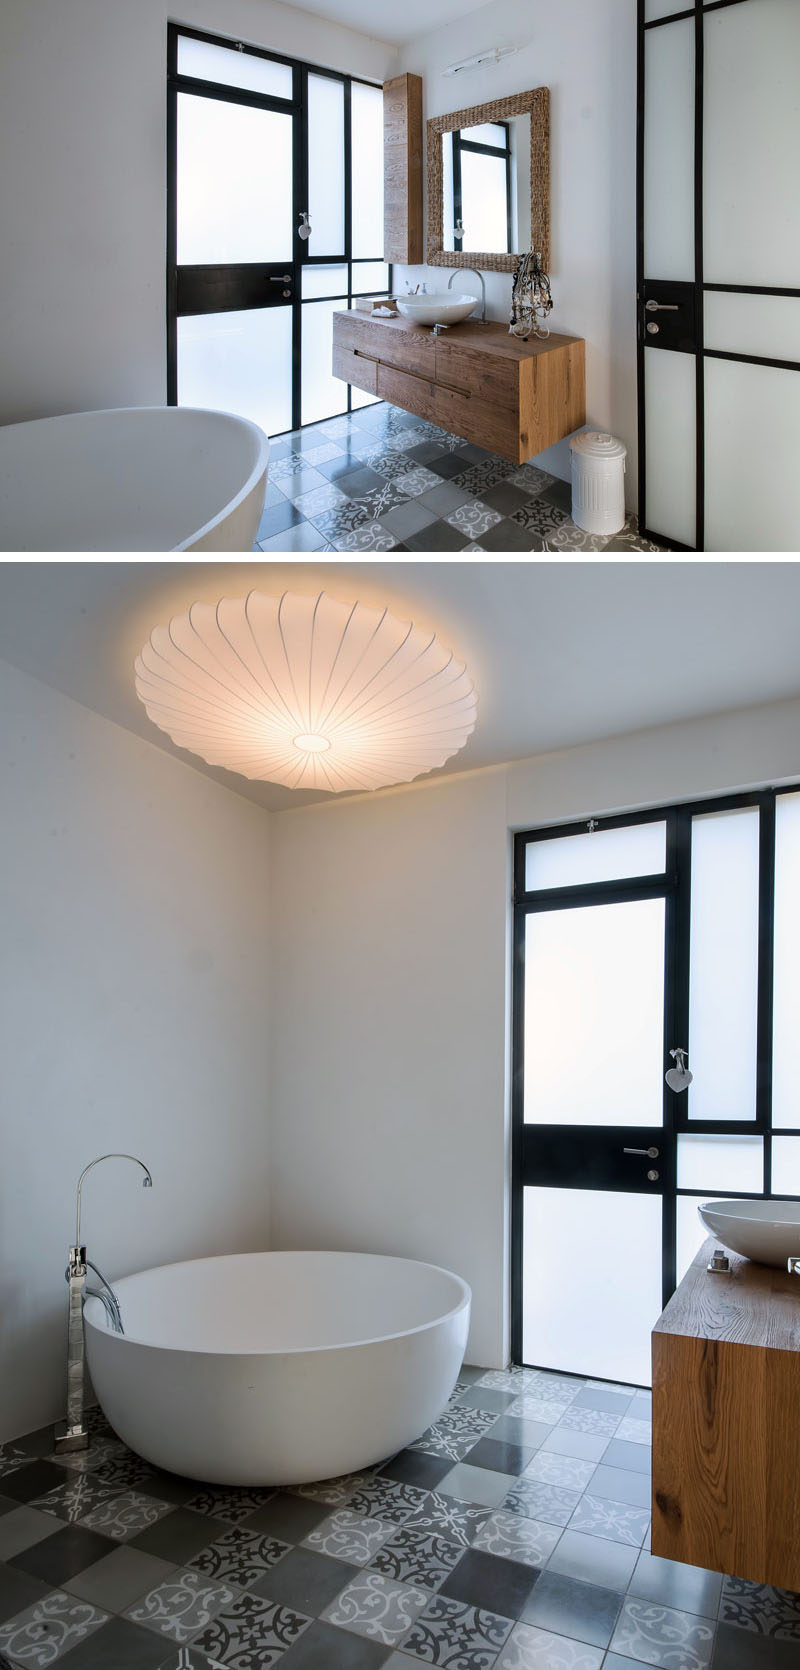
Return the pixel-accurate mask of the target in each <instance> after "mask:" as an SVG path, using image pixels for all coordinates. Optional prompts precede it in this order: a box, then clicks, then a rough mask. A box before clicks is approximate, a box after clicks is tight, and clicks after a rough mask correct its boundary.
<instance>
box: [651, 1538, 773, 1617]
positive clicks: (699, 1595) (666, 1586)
mask: <svg viewBox="0 0 800 1670" xmlns="http://www.w3.org/2000/svg"><path fill="white" fill-rule="evenodd" d="M628 1593H629V1595H631V1596H632V1597H633V1598H634V1599H636V1600H652V1601H655V1602H656V1603H657V1604H659V1605H662V1606H674V1607H676V1608H677V1610H678V1611H679V1612H697V1613H699V1615H700V1616H701V1617H703V1618H716V1616H717V1610H718V1607H719V1602H720V1596H721V1593H722V1578H721V1576H720V1574H719V1572H717V1571H704V1570H703V1568H702V1567H701V1566H685V1565H681V1563H680V1561H678V1560H660V1559H658V1558H657V1557H656V1556H654V1555H652V1554H650V1553H649V1552H648V1551H647V1550H646V1549H644V1550H643V1551H642V1553H641V1554H640V1555H639V1558H638V1560H637V1562H636V1570H635V1572H634V1574H633V1577H632V1578H631V1581H630V1587H629V1589H628ZM789 1598H790V1600H791V1601H793V1602H794V1604H795V1606H797V1605H798V1604H799V1603H798V1600H797V1597H796V1596H795V1595H791V1596H790V1597H789Z"/></svg>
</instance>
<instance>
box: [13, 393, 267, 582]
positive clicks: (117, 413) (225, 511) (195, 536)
mask: <svg viewBox="0 0 800 1670" xmlns="http://www.w3.org/2000/svg"><path fill="white" fill-rule="evenodd" d="M134 412H186V413H191V414H192V416H199V417H223V418H230V419H231V420H232V421H233V422H234V423H235V424H237V425H238V426H239V427H240V428H242V429H249V430H250V432H251V435H252V436H253V437H255V440H256V461H255V463H254V464H253V467H252V469H251V470H250V473H249V475H248V476H247V479H246V480H245V482H244V483H243V485H242V486H241V487H240V488H239V490H238V492H237V493H235V494H234V496H233V498H232V499H228V500H226V502H225V504H224V505H222V507H221V509H220V510H218V511H216V512H215V514H214V515H213V516H211V517H209V519H208V521H207V522H203V523H202V525H201V526H200V527H199V528H195V529H194V531H193V532H192V533H190V534H187V536H186V538H185V539H182V540H181V541H180V544H178V545H173V546H171V547H170V549H171V550H173V551H188V550H189V549H190V548H191V547H192V546H193V545H194V544H195V543H196V542H197V540H199V539H204V538H206V537H207V535H208V534H210V533H212V532H213V530H214V529H215V528H218V527H219V526H220V524H221V523H222V522H225V521H227V519H228V517H229V516H230V515H232V514H233V512H234V511H235V510H238V508H239V506H240V504H243V502H244V500H245V499H246V498H247V496H248V494H250V493H252V491H253V489H254V488H255V487H256V486H257V484H258V482H259V481H260V480H261V477H262V476H263V475H265V474H266V472H267V469H268V466H269V440H268V438H267V436H266V435H265V433H264V430H263V429H261V428H259V425H258V424H257V423H253V422H252V421H251V419H250V418H245V417H240V416H239V413H238V412H228V411H226V410H224V408H223V407H221V406H220V407H217V406H213V407H212V406H98V407H93V408H92V409H91V411H87V412H54V413H50V415H49V416H48V417H43V418H23V419H22V420H21V421H20V422H19V423H14V424H3V425H2V428H0V433H2V429H3V428H8V429H22V428H23V427H25V428H27V426H28V424H45V423H48V424H49V423H65V422H66V421H67V419H69V418H75V419H81V418H104V417H123V416H124V417H129V416H130V415H131V414H132V413H134Z"/></svg>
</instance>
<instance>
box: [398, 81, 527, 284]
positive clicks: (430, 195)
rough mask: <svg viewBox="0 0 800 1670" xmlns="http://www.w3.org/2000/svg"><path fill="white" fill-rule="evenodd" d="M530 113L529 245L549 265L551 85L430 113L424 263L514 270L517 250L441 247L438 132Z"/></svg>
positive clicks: (439, 133) (502, 270)
mask: <svg viewBox="0 0 800 1670" xmlns="http://www.w3.org/2000/svg"><path fill="white" fill-rule="evenodd" d="M524 115H529V116H530V119H531V249H533V250H535V251H536V252H537V253H538V254H539V255H540V256H541V260H542V266H543V267H544V269H545V272H549V270H550V89H549V87H533V88H531V89H530V90H529V91H528V92H527V93H513V94H511V95H510V96H509V97H508V98H506V99H493V100H491V102H490V103H489V104H474V105H471V106H469V107H468V108H467V109H466V110H453V111H451V113H450V115H449V116H431V117H429V119H428V123H427V130H428V132H427V141H428V143H427V156H426V184H427V199H428V205H427V206H428V234H427V257H426V258H427V262H428V266H429V267H477V268H478V269H479V270H480V269H481V268H483V269H485V271H486V272H495V273H513V272H514V271H515V269H516V265H517V262H518V260H519V256H520V254H522V253H523V252H522V251H521V250H520V251H518V252H516V253H514V254H511V255H498V254H497V253H491V252H483V253H480V254H475V253H474V251H472V250H469V251H466V252H464V253H462V252H461V251H460V250H453V249H444V248H443V244H444V236H443V218H442V183H443V161H442V158H443V148H442V134H443V133H453V132H454V131H455V129H456V128H468V127H475V126H476V125H477V124H478V123H480V122H499V121H505V120H506V119H507V118H508V117H509V116H524Z"/></svg>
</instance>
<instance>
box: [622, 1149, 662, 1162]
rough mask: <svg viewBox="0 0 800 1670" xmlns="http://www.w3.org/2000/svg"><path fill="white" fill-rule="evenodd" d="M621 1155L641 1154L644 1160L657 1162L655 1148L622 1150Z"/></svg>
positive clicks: (656, 1150)
mask: <svg viewBox="0 0 800 1670" xmlns="http://www.w3.org/2000/svg"><path fill="white" fill-rule="evenodd" d="M622 1152H623V1154H641V1156H642V1159H644V1160H657V1159H658V1149H657V1148H623V1150H622Z"/></svg>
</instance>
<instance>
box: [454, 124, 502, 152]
mask: <svg viewBox="0 0 800 1670" xmlns="http://www.w3.org/2000/svg"><path fill="white" fill-rule="evenodd" d="M462 133H463V136H464V138H465V139H467V140H468V141H469V143H470V144H471V145H496V146H497V147H498V148H499V150H501V151H504V150H505V149H506V147H507V145H508V129H507V128H505V127H504V126H503V124H502V122H476V123H475V126H474V127H472V126H470V127H468V128H463V129H462Z"/></svg>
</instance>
